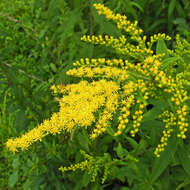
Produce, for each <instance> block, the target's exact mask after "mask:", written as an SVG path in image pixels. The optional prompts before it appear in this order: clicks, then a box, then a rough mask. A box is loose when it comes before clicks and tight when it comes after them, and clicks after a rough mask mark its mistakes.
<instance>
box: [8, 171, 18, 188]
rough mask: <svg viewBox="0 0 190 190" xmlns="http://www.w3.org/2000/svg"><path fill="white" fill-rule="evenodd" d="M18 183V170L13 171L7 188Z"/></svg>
mask: <svg viewBox="0 0 190 190" xmlns="http://www.w3.org/2000/svg"><path fill="white" fill-rule="evenodd" d="M17 181H18V170H15V171H14V172H13V173H12V174H11V175H10V177H9V186H10V187H14V186H15V184H16V183H17Z"/></svg>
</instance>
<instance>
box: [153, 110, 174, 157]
mask: <svg viewBox="0 0 190 190" xmlns="http://www.w3.org/2000/svg"><path fill="white" fill-rule="evenodd" d="M159 117H160V118H162V117H164V119H163V122H164V123H165V129H164V130H163V132H162V133H163V136H162V137H161V140H160V144H158V146H157V148H156V150H155V151H154V154H155V155H156V156H157V157H160V153H161V152H163V151H164V149H165V147H166V146H167V144H168V138H170V136H171V133H172V132H173V130H174V129H173V127H174V126H175V125H176V119H177V118H176V117H175V115H174V114H173V113H172V112H169V111H168V110H167V111H165V112H163V113H162V114H161V115H160V116H159Z"/></svg>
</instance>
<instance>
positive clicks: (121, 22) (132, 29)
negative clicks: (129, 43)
mask: <svg viewBox="0 0 190 190" xmlns="http://www.w3.org/2000/svg"><path fill="white" fill-rule="evenodd" d="M94 7H95V8H96V10H97V12H98V14H99V15H105V17H106V18H107V19H108V20H113V21H115V22H117V28H118V29H123V30H125V31H126V32H128V33H130V34H131V35H133V36H139V35H140V34H141V33H142V32H143V31H142V29H137V24H138V22H137V21H135V22H134V23H131V22H130V21H129V20H127V17H126V16H125V15H120V14H114V13H113V11H112V10H110V9H109V8H107V7H105V6H104V5H103V4H94Z"/></svg>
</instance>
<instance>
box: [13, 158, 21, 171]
mask: <svg viewBox="0 0 190 190" xmlns="http://www.w3.org/2000/svg"><path fill="white" fill-rule="evenodd" d="M19 164H20V162H19V157H16V158H14V160H13V163H12V166H13V169H14V170H16V169H17V168H18V166H19Z"/></svg>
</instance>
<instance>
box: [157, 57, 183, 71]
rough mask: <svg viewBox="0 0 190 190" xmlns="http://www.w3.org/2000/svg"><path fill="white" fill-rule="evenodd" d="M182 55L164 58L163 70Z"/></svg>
mask: <svg viewBox="0 0 190 190" xmlns="http://www.w3.org/2000/svg"><path fill="white" fill-rule="evenodd" d="M179 59H180V57H169V58H166V59H164V60H163V62H162V65H161V67H160V68H161V70H164V69H165V68H166V67H168V66H169V65H170V64H171V63H173V62H175V61H177V60H179Z"/></svg>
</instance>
